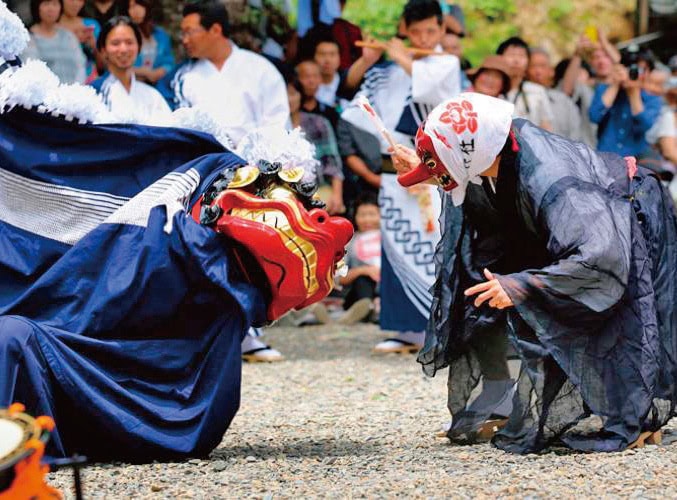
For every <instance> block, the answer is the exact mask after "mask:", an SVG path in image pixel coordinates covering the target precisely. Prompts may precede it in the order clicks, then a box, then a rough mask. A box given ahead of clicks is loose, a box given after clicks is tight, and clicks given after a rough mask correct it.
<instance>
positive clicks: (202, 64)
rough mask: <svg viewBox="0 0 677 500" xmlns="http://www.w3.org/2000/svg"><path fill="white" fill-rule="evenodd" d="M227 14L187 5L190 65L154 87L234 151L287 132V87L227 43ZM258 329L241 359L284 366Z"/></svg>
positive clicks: (184, 23) (184, 35) (263, 63)
mask: <svg viewBox="0 0 677 500" xmlns="http://www.w3.org/2000/svg"><path fill="white" fill-rule="evenodd" d="M229 34H230V24H229V22H228V12H227V11H226V8H225V6H224V5H223V4H222V3H219V2H216V1H207V2H204V3H203V2H197V3H193V4H187V5H186V6H185V7H184V8H183V19H182V20H181V41H182V42H183V46H184V48H185V49H186V53H187V54H188V56H189V57H190V58H191V60H190V61H188V62H186V63H184V64H182V65H180V66H179V67H178V68H176V69H175V70H174V71H173V72H171V73H170V74H169V75H167V76H166V77H165V78H164V79H162V80H161V81H160V82H159V83H158V88H159V89H160V91H161V92H162V93H163V95H164V96H165V98H166V99H168V100H169V101H170V104H171V105H172V106H175V107H177V108H184V107H198V108H201V109H203V110H205V111H207V112H208V113H209V114H211V115H212V117H213V118H214V119H215V120H216V121H217V122H218V123H219V125H221V126H222V127H224V129H225V130H226V133H227V134H228V137H229V138H230V140H231V142H232V143H233V145H234V146H237V144H238V142H239V141H240V140H241V139H242V137H244V135H245V134H246V133H247V132H251V131H252V130H254V129H256V128H261V127H268V126H278V127H280V126H281V127H287V126H289V101H288V98H287V86H286V84H285V83H284V79H283V78H282V75H281V74H280V73H279V72H278V71H277V69H276V68H275V66H273V64H272V63H270V62H268V60H267V59H265V58H264V57H262V56H260V55H258V54H255V53H254V52H251V51H249V50H245V49H241V48H239V47H238V46H237V45H235V43H233V41H232V40H230V38H229ZM261 334H262V333H261V329H260V328H251V329H250V330H249V333H248V334H247V335H246V336H245V338H244V340H243V341H242V357H243V358H244V359H245V360H246V361H250V362H273V361H281V360H283V359H284V358H283V356H282V355H281V354H280V353H279V352H278V351H277V350H275V349H272V348H271V347H270V346H268V345H266V344H264V343H263V342H261V341H260V340H259V339H258V337H259V336H261Z"/></svg>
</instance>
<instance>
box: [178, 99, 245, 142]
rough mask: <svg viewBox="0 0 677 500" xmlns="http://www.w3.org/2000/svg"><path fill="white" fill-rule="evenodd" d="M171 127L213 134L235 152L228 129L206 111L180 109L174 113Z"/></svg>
mask: <svg viewBox="0 0 677 500" xmlns="http://www.w3.org/2000/svg"><path fill="white" fill-rule="evenodd" d="M171 119H172V122H171V123H168V124H166V125H167V126H170V127H179V128H189V129H192V130H198V131H200V132H205V133H207V134H211V135H213V136H214V138H215V139H216V140H217V141H219V142H220V143H221V144H222V145H223V146H224V147H225V148H227V149H230V150H234V149H235V147H234V145H233V141H232V140H231V138H230V137H229V136H228V133H227V132H226V129H225V128H224V127H222V126H221V125H220V124H219V123H218V122H217V121H216V119H215V118H214V117H213V116H212V115H211V114H210V113H209V112H208V111H206V110H204V109H201V108H179V109H177V110H176V111H174V112H173V113H172V116H171Z"/></svg>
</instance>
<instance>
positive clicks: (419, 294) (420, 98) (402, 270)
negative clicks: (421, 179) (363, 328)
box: [341, 0, 460, 353]
mask: <svg viewBox="0 0 677 500" xmlns="http://www.w3.org/2000/svg"><path fill="white" fill-rule="evenodd" d="M402 18H403V20H404V26H405V30H406V35H407V38H408V39H409V41H410V42H411V47H409V48H408V47H406V46H405V45H404V43H403V41H402V40H400V39H398V38H393V39H391V40H389V41H388V42H381V43H380V45H379V46H378V47H377V48H378V49H379V50H384V51H385V52H387V55H388V58H389V59H390V61H387V62H383V63H378V64H376V65H374V66H373V67H372V68H371V69H369V70H368V71H367V72H366V74H365V77H364V82H363V83H362V86H361V88H360V90H359V92H358V95H357V96H356V98H355V99H354V100H353V102H352V103H351V104H350V105H349V106H348V107H347V108H346V109H345V110H344V112H343V114H342V116H341V117H342V119H343V120H345V121H347V122H348V123H349V124H350V125H352V126H354V127H357V128H359V129H361V130H363V131H366V132H369V133H371V134H372V135H373V136H375V137H377V138H378V139H379V143H380V149H381V154H382V155H383V156H382V175H381V186H380V191H379V205H380V210H381V231H382V244H383V251H382V264H381V290H382V297H381V307H382V309H381V328H382V329H384V330H390V331H394V332H395V335H394V336H393V337H392V338H389V339H387V340H385V341H383V342H381V343H379V344H378V345H377V346H376V347H375V351H376V352H379V353H386V352H401V353H408V352H416V351H418V350H419V349H420V348H421V346H422V345H423V339H424V333H423V331H424V329H425V326H426V322H427V319H428V316H429V313H430V307H431V303H432V296H431V294H430V293H429V291H428V290H429V288H430V286H431V285H432V284H433V281H434V274H435V266H434V263H433V255H434V249H435V245H436V244H437V242H438V240H439V228H438V226H437V218H438V215H439V211H440V206H439V197H438V196H436V195H435V193H434V192H432V190H434V188H432V187H431V186H417V187H416V188H415V190H410V191H407V190H403V189H402V188H401V187H400V186H398V185H397V181H396V175H395V170H394V168H393V165H392V160H391V158H390V155H389V154H388V147H389V144H388V142H387V141H386V139H385V138H384V137H383V136H382V135H381V134H380V133H379V132H380V131H379V130H378V128H377V127H376V126H375V125H374V123H373V122H372V121H371V120H370V119H369V117H368V115H367V114H366V113H364V112H363V111H362V108H361V107H360V103H361V102H363V98H364V97H366V98H367V99H368V101H369V102H370V103H371V104H372V105H373V107H374V110H375V112H376V113H377V114H378V115H379V116H380V117H381V118H382V120H383V124H384V127H385V128H386V129H387V130H389V131H392V132H393V139H394V140H395V141H396V142H397V143H401V144H410V145H413V139H414V136H415V134H416V130H417V128H418V126H419V125H420V124H421V123H422V122H423V120H425V118H426V116H427V114H428V112H429V111H431V110H432V109H433V108H434V107H435V106H436V105H437V104H439V103H440V102H442V101H443V100H445V99H449V98H451V97H453V96H455V95H457V94H458V93H460V63H459V60H458V58H457V57H456V56H453V55H450V54H445V53H443V52H442V47H441V46H440V41H441V40H442V37H443V35H444V26H443V18H442V12H441V9H440V6H439V3H438V2H437V1H436V0H410V1H409V2H408V3H407V4H406V6H405V7H404V11H403V15H402ZM368 43H372V42H371V41H370V42H368ZM438 54H439V55H438ZM358 63H359V61H358V62H356V63H355V64H358ZM353 66H355V65H353ZM353 69H355V68H353Z"/></svg>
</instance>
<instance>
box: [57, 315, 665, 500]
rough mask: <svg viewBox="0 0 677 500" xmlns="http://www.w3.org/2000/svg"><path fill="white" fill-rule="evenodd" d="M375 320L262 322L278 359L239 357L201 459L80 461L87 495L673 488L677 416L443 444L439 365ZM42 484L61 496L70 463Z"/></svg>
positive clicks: (582, 492) (623, 493)
mask: <svg viewBox="0 0 677 500" xmlns="http://www.w3.org/2000/svg"><path fill="white" fill-rule="evenodd" d="M383 337H384V334H383V333H382V332H380V331H379V330H378V328H377V327H375V326H374V325H360V326H356V327H348V328H346V327H339V326H322V327H319V326H317V327H304V328H281V327H278V328H271V329H269V330H268V334H267V337H266V340H267V341H268V342H270V343H272V344H273V345H274V346H275V347H276V348H278V349H279V350H281V351H282V352H283V353H284V354H285V355H286V357H287V361H285V362H282V363H276V364H252V365H248V364H245V366H244V368H243V387H242V405H241V408H240V412H239V413H238V415H237V417H236V418H235V420H234V421H233V423H232V425H231V427H230V429H229V430H228V432H227V433H226V435H225V436H224V439H223V442H222V443H221V445H220V446H219V447H218V448H217V449H216V450H214V451H213V453H212V455H211V457H210V459H209V460H198V459H193V460H188V461H186V462H181V463H153V464H148V465H127V464H121V463H114V464H96V465H92V466H90V467H88V468H86V469H85V470H84V471H83V482H84V488H85V490H84V491H85V498H103V497H106V498H176V497H178V498H210V499H211V498H240V497H252V498H264V499H269V498H276V497H280V498H282V497H284V498H290V497H320V496H321V497H340V498H362V497H369V498H373V497H407V498H409V497H424V498H448V497H454V498H459V497H480V498H495V497H504V498H509V497H519V498H522V497H530V498H546V497H547V498H570V497H593V496H594V497H604V498H618V497H632V498H676V497H677V475H676V474H675V471H676V470H677V444H672V445H671V444H669V443H670V442H671V441H677V422H676V421H675V420H673V421H672V422H671V425H669V426H668V428H667V431H666V436H665V438H664V444H663V445H661V446H647V447H646V448H644V449H640V450H629V451H625V452H623V453H612V454H579V453H571V452H569V451H567V450H562V449H557V450H552V451H550V452H548V453H546V454H543V455H534V456H516V455H511V454H508V453H505V452H503V451H500V450H497V449H495V448H492V447H491V446H490V445H488V444H483V445H475V446H456V445H450V444H449V443H448V441H447V440H446V439H443V438H437V437H435V435H434V433H435V431H437V430H438V429H439V427H440V426H441V424H442V423H443V422H444V421H445V420H447V416H448V415H447V411H446V408H445V405H446V372H444V373H441V374H439V375H438V376H437V377H435V378H433V379H429V378H426V377H424V376H423V374H422V373H421V370H420V368H419V365H418V364H417V363H416V362H415V359H414V357H413V356H398V355H387V356H375V355H372V354H371V353H370V350H371V348H372V346H373V345H374V344H375V343H376V342H377V341H378V340H380V339H381V338H383ZM50 482H51V484H53V485H55V486H57V487H59V488H61V489H62V490H63V491H64V492H65V493H66V497H67V498H72V497H73V494H72V491H71V490H72V478H71V473H70V472H68V471H60V472H58V473H54V474H50Z"/></svg>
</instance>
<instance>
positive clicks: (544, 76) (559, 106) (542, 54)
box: [527, 47, 583, 141]
mask: <svg viewBox="0 0 677 500" xmlns="http://www.w3.org/2000/svg"><path fill="white" fill-rule="evenodd" d="M529 52H530V54H529V67H528V68H527V77H528V78H529V81H531V82H533V83H538V84H539V85H542V86H543V88H544V89H545V93H546V95H547V96H548V100H549V101H550V109H551V110H552V122H551V125H552V130H551V131H552V132H554V133H556V134H558V135H561V136H562V137H566V138H567V139H571V140H573V141H579V140H582V139H583V137H582V133H581V128H582V127H581V112H580V110H579V109H578V107H577V106H576V104H574V101H573V100H572V99H571V97H569V96H568V95H566V94H565V93H564V92H562V91H561V90H559V89H556V88H553V83H554V80H555V68H554V67H553V65H552V62H551V60H550V54H549V53H548V52H547V51H546V50H545V49H542V48H540V47H535V48H531V49H530V51H529Z"/></svg>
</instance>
